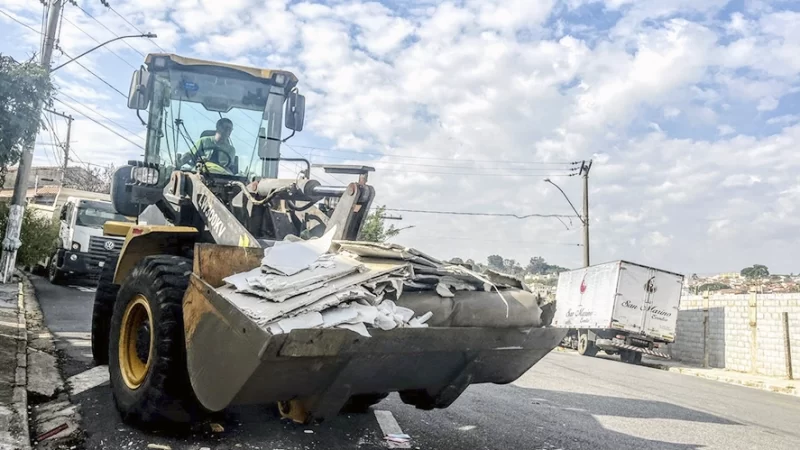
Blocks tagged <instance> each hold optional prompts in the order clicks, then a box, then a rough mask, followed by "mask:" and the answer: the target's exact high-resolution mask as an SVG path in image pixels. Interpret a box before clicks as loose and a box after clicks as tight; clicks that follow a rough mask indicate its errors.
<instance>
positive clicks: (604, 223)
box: [0, 0, 800, 275]
mask: <svg viewBox="0 0 800 450" xmlns="http://www.w3.org/2000/svg"><path fill="white" fill-rule="evenodd" d="M108 3H109V4H110V6H111V8H112V9H109V8H106V7H105V6H103V5H102V4H101V2H100V1H99V0H91V1H89V0H83V1H81V0H78V1H77V4H78V5H79V7H80V8H82V9H83V11H82V10H81V9H80V8H79V7H76V6H73V5H69V4H68V5H66V7H65V19H64V21H63V23H62V25H61V31H60V36H59V47H60V48H61V49H62V50H63V51H64V52H65V53H66V54H68V55H73V56H74V55H76V54H79V53H81V52H82V51H84V50H86V49H88V48H91V47H92V46H94V45H96V44H97V42H98V41H99V42H103V41H105V40H108V39H111V38H113V37H114V36H116V35H123V34H136V33H138V32H137V31H136V30H135V29H134V28H133V26H135V27H136V28H137V29H139V30H142V31H149V32H154V33H156V34H158V38H157V39H155V40H153V41H151V40H147V39H131V40H126V41H122V42H116V43H114V44H111V45H109V46H108V47H107V50H98V51H96V52H94V53H92V54H90V55H89V56H87V57H85V58H82V59H81V60H80V61H81V63H82V64H83V66H85V67H81V66H78V65H76V64H70V65H68V66H65V67H64V68H63V69H60V70H59V71H57V72H56V73H55V82H56V85H57V86H58V88H59V94H58V96H57V98H58V99H59V101H60V102H58V103H56V108H57V109H58V110H59V111H65V112H68V113H71V114H72V115H73V116H75V118H76V120H75V124H74V126H73V133H72V148H73V151H74V153H75V158H74V161H73V162H72V163H71V164H81V163H84V164H85V163H88V164H100V165H103V164H108V163H115V164H123V163H125V162H126V161H127V160H129V159H136V158H140V157H141V154H142V149H141V148H140V147H139V146H141V145H143V141H144V134H145V132H144V127H142V126H141V124H140V123H139V121H138V119H137V118H136V116H135V113H134V112H133V111H131V110H128V109H127V108H126V104H125V100H124V98H123V97H124V95H125V94H121V93H120V92H116V91H115V90H114V89H116V90H119V91H121V92H122V93H127V90H128V89H127V88H128V85H129V83H130V76H131V73H132V72H133V70H134V69H135V68H137V67H139V65H141V64H142V62H143V60H144V57H143V55H144V54H146V53H148V52H159V51H162V49H163V50H166V51H169V52H175V53H178V54H181V55H185V56H192V57H197V58H204V59H213V60H220V61H227V62H232V63H239V64H246V65H252V66H257V67H267V68H273V69H284V70H290V71H292V72H294V73H295V74H296V75H297V76H298V77H299V79H300V83H299V87H300V90H301V92H302V93H304V94H305V95H306V97H307V112H306V124H305V128H304V131H303V132H302V133H299V134H298V135H297V136H296V137H294V138H293V139H292V140H290V141H289V142H288V146H284V148H283V155H284V156H287V157H297V156H298V153H299V154H302V155H303V156H305V157H310V158H311V160H312V162H314V163H339V164H342V163H365V164H369V165H372V166H374V167H375V168H376V171H375V172H374V173H372V174H371V175H370V183H371V184H373V185H374V186H375V188H376V191H377V198H376V200H375V204H377V205H386V207H387V208H395V209H411V210H435V211H444V212H472V213H474V212H485V213H498V214H509V213H510V214H517V215H520V216H524V215H528V214H545V215H547V214H562V215H573V216H574V213H573V211H572V209H571V208H570V205H569V204H568V203H567V201H566V200H565V199H564V197H563V196H562V195H561V193H560V192H559V191H558V190H557V189H556V188H555V187H554V186H553V185H551V184H548V183H546V182H545V181H544V180H545V179H547V178H549V179H551V180H552V181H553V182H555V183H556V184H558V185H559V186H560V187H561V188H562V189H563V190H564V191H565V193H566V194H567V196H568V197H569V198H570V199H571V201H572V202H573V203H574V204H575V205H576V206H577V207H578V208H580V206H581V200H582V195H583V194H582V192H583V184H582V180H581V178H580V177H578V176H568V175H569V174H572V173H574V170H573V169H574V168H575V166H574V165H572V164H570V163H571V162H574V161H582V160H590V159H591V160H592V161H593V165H592V168H591V172H590V176H589V202H590V221H589V223H590V231H591V244H590V249H591V257H592V263H593V264H595V263H601V262H605V261H612V260H618V259H625V260H629V261H634V262H637V263H640V264H646V265H651V266H654V267H659V268H663V269H668V270H674V271H678V272H681V273H685V274H687V275H688V274H691V273H695V272H698V273H711V272H727V271H738V270H740V269H741V268H743V267H746V266H750V265H752V264H755V263H758V264H765V265H767V266H768V267H769V268H770V269H771V271H772V272H777V273H789V272H794V273H797V272H800V260H798V259H797V258H796V255H797V254H798V253H800V240H798V237H797V236H798V230H800V175H798V174H799V173H800V171H799V170H798V169H800V158H798V157H796V156H795V153H796V152H798V151H800V58H798V57H797V55H800V2H797V1H781V0H773V1H758V0H753V1H748V0H744V1H725V0H663V1H659V2H654V1H640V2H639V1H629V0H605V1H603V0H539V1H530V0H502V1H500V0H498V1H495V0H480V1H477V0H462V1H445V2H436V1H431V0H406V1H399V0H384V1H382V2H379V1H372V2H367V1H357V0H344V1H337V0H331V1H325V2H317V1H288V0H226V1H224V2H221V1H215V0H175V1H172V2H164V1H162V0H138V1H121V0H117V1H113V0H109V2H108ZM0 10H2V11H4V12H6V13H8V14H10V15H11V16H12V17H14V18H15V19H17V20H18V21H21V22H23V23H25V24H27V25H29V26H30V27H31V28H33V30H31V29H28V28H25V27H23V26H22V25H19V24H18V23H16V22H14V21H12V20H11V19H10V18H9V17H7V16H6V15H2V14H0V39H1V40H2V41H1V42H2V43H0V53H3V54H9V55H12V56H14V57H16V58H26V57H30V56H31V55H33V54H35V53H37V52H38V49H39V46H40V40H41V36H40V34H38V31H39V30H40V29H41V22H42V10H43V7H42V5H41V3H40V2H37V1H34V0H0ZM87 13H88V14H87ZM90 15H91V16H90ZM66 59H67V58H66V57H65V56H63V55H62V54H60V53H59V52H56V57H55V61H56V63H57V62H58V61H65V60H66ZM89 71H92V72H94V73H95V74H96V75H98V76H99V77H101V78H102V79H103V80H105V82H106V83H107V84H104V83H103V82H101V81H100V80H99V79H98V78H97V77H95V76H94V75H92V74H91V73H89ZM109 85H110V86H109ZM85 116H89V117H91V118H93V119H95V120H96V121H98V122H100V123H101V124H102V125H104V126H105V127H108V128H110V129H111V130H114V131H115V132H116V133H118V134H113V133H112V132H111V131H108V130H107V129H105V128H103V127H101V126H100V125H98V124H96V123H94V122H92V121H90V120H88V119H86V118H85ZM54 125H55V126H54V127H53V128H54V133H55V134H56V136H59V139H64V134H65V124H64V122H63V121H61V122H58V121H57V120H56V123H55V124H54ZM119 135H121V136H123V137H124V138H126V139H123V138H122V137H120V136H119ZM53 140H54V137H53V136H52V135H51V134H50V133H49V132H43V133H41V134H40V138H39V141H38V143H37V148H36V153H35V163H36V164H37V165H53V164H55V163H56V162H57V161H58V159H59V158H60V156H59V155H58V154H57V153H54V147H53V145H52V142H53ZM295 173H296V171H295V167H293V166H292V165H291V164H290V165H284V166H282V169H281V176H285V177H294V176H295ZM318 175H319V177H320V179H321V180H322V181H323V182H324V183H330V184H334V183H336V184H339V183H341V182H349V181H352V177H349V178H348V177H347V176H344V175H336V176H335V179H334V178H332V177H331V176H330V175H326V174H318ZM390 214H393V215H396V216H402V220H399V221H392V222H391V223H392V224H394V225H395V226H398V227H403V228H405V227H410V228H406V229H404V230H403V231H402V232H401V233H400V235H399V236H398V237H397V238H395V239H393V241H394V242H397V243H401V244H404V245H409V246H414V247H417V248H419V249H421V250H423V251H425V252H427V253H430V254H433V255H435V256H438V257H441V258H451V257H455V256H458V257H461V258H464V259H467V258H472V259H475V260H477V261H485V259H486V257H487V256H488V255H491V254H500V255H502V256H503V257H505V258H513V259H516V260H517V261H519V262H521V263H522V264H523V265H525V264H526V263H527V261H528V260H529V259H530V258H531V257H533V256H543V257H544V258H545V259H547V261H548V262H550V263H554V264H559V265H562V266H566V267H570V268H576V267H580V266H581V264H582V252H583V249H582V247H580V244H581V242H582V232H581V221H580V220H579V219H578V218H577V217H572V218H563V219H561V220H559V219H557V218H543V217H530V218H526V219H517V218H513V217H481V216H461V215H446V214H439V215H434V214H422V213H414V212H391V213H390Z"/></svg>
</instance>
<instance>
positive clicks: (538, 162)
mask: <svg viewBox="0 0 800 450" xmlns="http://www.w3.org/2000/svg"><path fill="white" fill-rule="evenodd" d="M295 147H297V148H306V149H309V150H320V151H325V152H337V153H351V154H357V155H374V156H381V157H387V158H405V159H429V160H435V161H460V162H488V163H492V162H493V163H501V162H502V163H508V164H539V165H558V166H566V165H572V166H575V165H579V164H580V163H581V162H580V161H521V160H519V161H513V160H510V161H498V160H496V159H455V158H441V157H435V156H409V155H403V154H399V153H386V152H369V151H365V152H360V151H356V150H340V149H334V148H323V147H313V146H308V145H295ZM320 156H324V155H320Z"/></svg>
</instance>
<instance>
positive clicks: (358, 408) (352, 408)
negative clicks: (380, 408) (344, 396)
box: [342, 392, 389, 414]
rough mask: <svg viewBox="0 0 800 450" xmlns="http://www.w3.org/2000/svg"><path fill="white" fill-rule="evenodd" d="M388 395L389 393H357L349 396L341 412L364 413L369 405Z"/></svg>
mask: <svg viewBox="0 0 800 450" xmlns="http://www.w3.org/2000/svg"><path fill="white" fill-rule="evenodd" d="M388 396H389V393H388V392H386V393H382V394H358V395H354V396H352V397H350V399H349V400H347V403H345V404H344V406H343V407H342V412H343V413H353V414H364V413H366V412H368V411H369V407H370V406H372V405H376V404H378V403H380V402H381V400H383V399H385V398H386V397H388Z"/></svg>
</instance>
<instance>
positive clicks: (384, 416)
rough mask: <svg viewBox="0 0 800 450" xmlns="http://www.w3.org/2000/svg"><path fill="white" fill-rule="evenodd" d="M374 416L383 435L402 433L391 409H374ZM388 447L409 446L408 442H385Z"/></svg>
mask: <svg viewBox="0 0 800 450" xmlns="http://www.w3.org/2000/svg"><path fill="white" fill-rule="evenodd" d="M375 418H376V419H378V425H380V427H381V431H383V435H384V436H388V435H390V434H403V430H402V429H401V428H400V425H399V424H398V423H397V420H395V418H394V416H393V415H392V412H391V411H383V410H380V409H376V410H375ZM387 443H388V444H389V448H411V443H410V442H387Z"/></svg>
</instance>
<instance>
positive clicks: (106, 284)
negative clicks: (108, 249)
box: [92, 257, 119, 365]
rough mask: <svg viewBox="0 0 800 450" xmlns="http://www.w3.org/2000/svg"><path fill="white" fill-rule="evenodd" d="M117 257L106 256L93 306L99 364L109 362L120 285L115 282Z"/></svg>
mask: <svg viewBox="0 0 800 450" xmlns="http://www.w3.org/2000/svg"><path fill="white" fill-rule="evenodd" d="M116 263H117V258H116V257H109V258H106V261H105V264H104V265H103V270H102V271H101V272H100V279H99V281H98V282H97V291H95V293H94V307H93V308H92V357H93V358H94V362H95V363H96V364H97V365H103V364H108V340H109V338H110V336H109V334H110V332H111V315H112V314H113V313H114V302H115V301H116V300H117V294H118V293H119V285H118V284H114V272H115V271H116V270H117V264H116Z"/></svg>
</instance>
